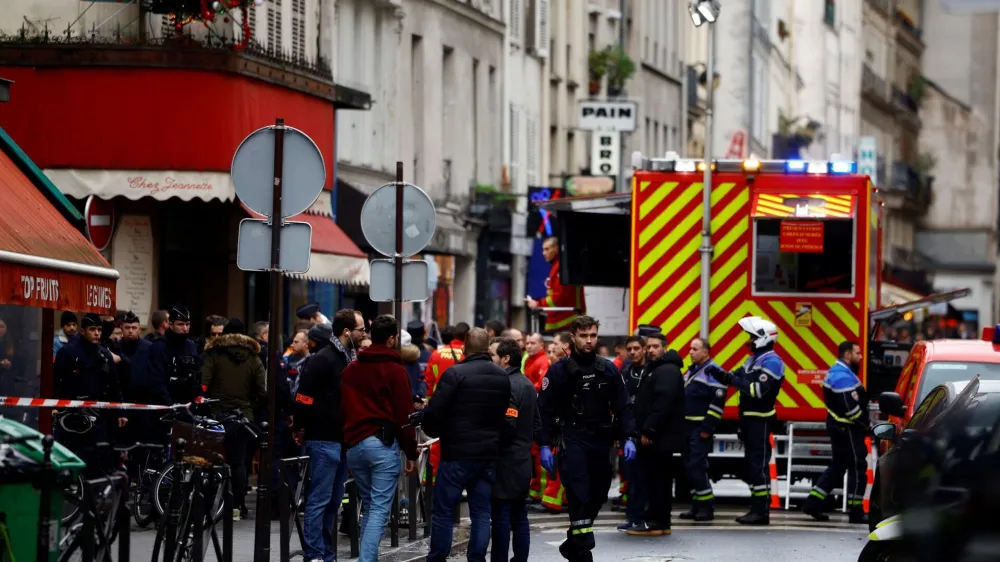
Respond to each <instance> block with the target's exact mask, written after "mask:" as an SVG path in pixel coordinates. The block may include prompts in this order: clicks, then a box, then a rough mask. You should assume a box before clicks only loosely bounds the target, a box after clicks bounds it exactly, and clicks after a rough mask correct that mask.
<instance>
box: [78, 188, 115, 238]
mask: <svg viewBox="0 0 1000 562" xmlns="http://www.w3.org/2000/svg"><path fill="white" fill-rule="evenodd" d="M83 218H84V220H86V221H87V238H89V239H90V242H91V243H92V244H93V245H94V246H95V247H97V249H98V250H103V249H105V248H107V247H108V244H110V243H111V235H112V234H113V233H114V231H115V205H114V203H112V202H111V201H105V200H104V199H99V198H97V197H94V196H93V195H91V196H90V197H88V198H87V203H86V205H84V207H83Z"/></svg>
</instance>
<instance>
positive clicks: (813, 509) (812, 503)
mask: <svg viewBox="0 0 1000 562" xmlns="http://www.w3.org/2000/svg"><path fill="white" fill-rule="evenodd" d="M802 513H805V514H806V515H808V516H809V517H812V518H813V519H815V520H816V521H829V520H830V516H829V515H826V514H825V513H823V501H822V500H820V499H819V498H817V497H816V496H812V495H810V496H809V497H808V498H806V503H804V504H802Z"/></svg>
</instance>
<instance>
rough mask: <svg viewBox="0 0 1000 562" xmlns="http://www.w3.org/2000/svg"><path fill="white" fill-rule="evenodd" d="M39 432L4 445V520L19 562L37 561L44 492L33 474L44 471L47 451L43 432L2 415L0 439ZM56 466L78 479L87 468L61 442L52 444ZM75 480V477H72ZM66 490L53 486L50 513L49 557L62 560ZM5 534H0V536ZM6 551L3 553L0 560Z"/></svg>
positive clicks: (0, 470)
mask: <svg viewBox="0 0 1000 562" xmlns="http://www.w3.org/2000/svg"><path fill="white" fill-rule="evenodd" d="M25 435H35V436H37V437H38V439H37V440H32V441H29V442H27V443H23V444H17V445H0V521H3V524H4V525H5V526H6V530H7V536H8V537H9V540H10V542H11V545H10V547H11V553H12V554H13V555H14V559H15V560H17V561H18V562H21V561H27V562H33V561H34V560H36V557H35V545H36V544H37V539H36V537H37V536H38V511H39V505H40V501H39V500H40V497H41V492H40V491H39V490H38V489H37V488H35V486H34V485H33V483H32V480H33V478H32V476H33V475H37V474H39V473H40V471H41V470H42V466H43V464H44V462H45V451H44V449H43V447H42V438H43V437H44V435H43V434H41V433H39V432H37V431H35V430H33V429H31V428H30V427H28V426H26V425H22V424H20V423H17V422H15V421H13V420H11V419H7V418H2V417H0V440H2V439H3V438H5V437H8V436H9V437H14V438H17V437H22V436H25ZM51 462H52V467H53V469H55V470H65V471H69V473H70V474H71V475H72V477H73V478H76V476H77V474H79V473H80V472H81V471H82V470H83V468H84V464H83V461H81V460H80V459H79V457H77V456H76V455H74V454H73V453H72V451H70V450H69V449H67V448H66V447H63V446H62V445H60V444H58V443H53V445H52V456H51ZM70 481H72V480H70ZM64 495H65V491H64V490H63V489H62V488H53V490H52V494H51V496H50V497H51V506H50V508H49V513H50V517H51V520H50V522H49V525H50V526H49V532H50V533H51V536H52V537H53V538H52V540H49V557H48V558H49V560H50V562H56V561H57V560H58V559H59V540H58V539H59V537H60V532H61V529H60V521H61V515H62V508H63V498H64ZM2 535H3V534H2V533H0V536H2ZM4 556H6V553H3V554H0V560H2V559H3V558H4Z"/></svg>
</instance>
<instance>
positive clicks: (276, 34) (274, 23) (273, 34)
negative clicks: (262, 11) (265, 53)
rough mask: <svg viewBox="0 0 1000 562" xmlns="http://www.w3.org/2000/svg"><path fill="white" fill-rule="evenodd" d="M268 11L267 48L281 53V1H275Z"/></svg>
mask: <svg viewBox="0 0 1000 562" xmlns="http://www.w3.org/2000/svg"><path fill="white" fill-rule="evenodd" d="M269 7H270V9H269V10H268V11H267V48H268V50H270V51H273V52H276V53H277V52H281V50H282V49H281V0H273V2H271V3H270V4H269Z"/></svg>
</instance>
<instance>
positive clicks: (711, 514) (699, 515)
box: [694, 508, 715, 523]
mask: <svg viewBox="0 0 1000 562" xmlns="http://www.w3.org/2000/svg"><path fill="white" fill-rule="evenodd" d="M714 519H715V510H714V509H712V508H708V509H699V510H698V511H697V512H695V514H694V520H695V521H696V522H698V523H703V522H705V521H713V520H714Z"/></svg>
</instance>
